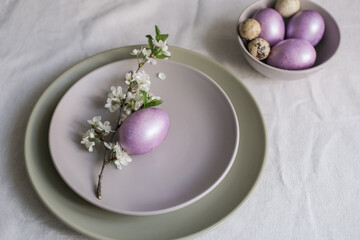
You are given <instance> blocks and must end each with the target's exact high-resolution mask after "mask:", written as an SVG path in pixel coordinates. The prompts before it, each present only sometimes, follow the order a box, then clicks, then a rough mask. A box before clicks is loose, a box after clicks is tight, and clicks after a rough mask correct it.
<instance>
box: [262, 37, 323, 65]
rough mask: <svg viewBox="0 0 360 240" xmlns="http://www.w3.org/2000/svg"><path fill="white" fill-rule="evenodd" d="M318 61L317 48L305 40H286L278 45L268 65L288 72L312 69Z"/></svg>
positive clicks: (272, 52)
mask: <svg viewBox="0 0 360 240" xmlns="http://www.w3.org/2000/svg"><path fill="white" fill-rule="evenodd" d="M315 60H316V51H315V48H314V47H313V46H312V45H311V44H310V43H309V42H308V41H306V40H303V39H286V40H283V41H281V42H279V43H278V44H276V45H275V46H274V47H273V48H272V49H271V52H270V54H269V57H268V58H267V64H269V65H271V66H273V67H277V68H281V69H287V70H301V69H306V68H310V67H312V66H313V65H314V63H315Z"/></svg>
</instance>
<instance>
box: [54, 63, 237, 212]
mask: <svg viewBox="0 0 360 240" xmlns="http://www.w3.org/2000/svg"><path fill="white" fill-rule="evenodd" d="M129 60H133V58H125V59H121V60H118V61H113V62H111V63H108V64H105V65H103V66H101V67H98V68H96V69H94V70H92V71H90V72H89V73H87V74H85V75H84V76H83V77H81V78H80V79H79V80H77V81H76V82H75V83H74V84H73V85H72V86H71V87H70V88H69V89H67V90H66V92H65V94H64V95H63V96H62V97H61V99H60V101H59V102H58V103H57V105H56V107H55V110H54V112H53V114H52V116H51V120H50V125H49V135H48V144H49V152H50V156H51V159H52V162H53V164H54V166H55V168H56V170H57V172H58V174H59V175H60V177H61V178H62V180H63V181H64V182H65V184H66V185H67V186H68V187H69V188H70V189H71V190H72V191H73V192H74V193H76V194H77V195H78V196H80V197H81V198H82V199H84V200H85V201H87V202H88V203H90V204H92V205H94V206H96V207H99V208H102V209H105V210H107V211H111V212H114V213H118V214H125V215H131V216H153V215H158V214H164V213H169V212H172V211H176V210H179V209H181V208H183V207H186V206H189V205H190V204H193V203H195V202H197V201H199V200H200V199H202V198H203V197H205V196H206V195H207V194H209V193H210V192H211V191H212V190H214V189H215V188H216V187H217V186H218V185H219V184H220V183H221V181H222V180H223V179H224V178H225V177H226V175H227V174H228V172H229V171H230V169H231V167H232V165H233V163H234V161H235V159H236V155H237V152H238V149H239V141H240V128H239V120H238V117H237V113H236V110H235V108H234V106H233V104H232V102H231V100H230V98H229V96H228V95H227V94H226V92H225V91H224V90H223V89H222V88H221V86H220V85H219V84H218V83H217V82H216V81H215V80H213V79H212V78H211V77H210V76H208V75H207V74H206V73H204V72H201V71H200V70H198V69H196V68H195V67H193V66H189V65H186V64H184V63H181V62H176V61H173V60H171V59H169V60H168V61H170V62H171V64H175V65H180V66H182V67H185V68H188V69H190V70H191V71H195V72H196V74H199V75H201V76H203V77H204V78H205V79H206V81H207V83H208V84H210V85H211V86H213V87H214V89H216V91H218V92H219V94H220V95H222V99H223V101H224V102H225V103H226V104H227V105H228V106H229V109H230V112H231V114H232V119H233V120H234V122H235V131H236V135H235V139H234V140H235V141H234V148H233V150H232V153H231V156H230V158H229V160H228V164H227V165H226V167H225V168H224V170H223V171H222V173H221V175H220V176H219V178H217V179H216V180H215V181H213V182H211V185H210V186H209V187H208V188H206V189H205V190H203V191H202V192H199V193H198V194H197V195H196V196H195V197H194V198H191V199H188V200H186V201H185V202H182V203H180V204H177V205H174V206H171V207H167V208H163V209H160V210H152V211H129V210H126V211H125V210H115V209H114V207H111V206H104V205H103V204H101V202H99V203H98V202H95V201H91V200H90V199H89V198H88V197H86V196H85V194H84V193H83V192H80V191H79V190H78V189H76V188H74V187H73V186H72V184H71V182H69V181H68V179H67V178H65V177H64V175H63V173H62V171H60V170H59V168H58V162H57V161H56V160H55V159H54V154H53V151H52V144H51V142H52V139H53V138H52V137H51V136H52V135H53V134H51V132H52V131H53V130H54V121H55V120H54V117H55V114H56V113H57V112H58V111H59V107H60V106H61V103H62V102H63V101H64V99H65V97H67V95H68V93H69V92H70V91H71V90H72V89H74V87H76V85H77V84H78V83H80V82H81V81H84V79H85V78H86V77H88V76H89V75H90V74H93V73H94V72H96V71H98V70H102V69H103V68H106V67H109V65H113V64H116V63H119V62H122V61H129ZM85 81H86V79H85ZM109 87H110V86H109Z"/></svg>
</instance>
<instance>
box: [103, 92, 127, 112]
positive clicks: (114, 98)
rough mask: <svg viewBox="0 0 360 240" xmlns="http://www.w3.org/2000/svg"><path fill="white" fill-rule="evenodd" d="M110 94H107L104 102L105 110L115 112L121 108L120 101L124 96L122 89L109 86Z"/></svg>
mask: <svg viewBox="0 0 360 240" xmlns="http://www.w3.org/2000/svg"><path fill="white" fill-rule="evenodd" d="M110 89H111V92H110V93H109V94H108V99H107V100H106V104H105V108H108V109H109V111H110V112H115V111H116V110H118V109H119V108H120V106H121V103H122V100H123V99H124V98H125V97H126V95H125V94H124V93H123V92H122V87H120V86H118V87H114V86H111V88H110Z"/></svg>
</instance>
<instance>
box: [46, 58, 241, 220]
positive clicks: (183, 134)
mask: <svg viewBox="0 0 360 240" xmlns="http://www.w3.org/2000/svg"><path fill="white" fill-rule="evenodd" d="M134 66H136V60H134V59H132V60H123V61H118V62H114V63H111V64H108V65H105V66H103V67H101V68H98V69H97V70H95V71H93V72H91V73H89V74H88V75H86V76H85V77H83V78H82V79H80V80H79V81H78V82H77V83H76V84H74V85H73V87H71V88H70V90H69V91H68V92H67V93H66V94H65V95H64V97H63V98H62V99H61V101H60V102H59V104H58V106H57V108H56V110H55V112H54V114H53V117H52V120H51V125H50V132H49V146H50V152H51V155H52V159H53V162H54V164H55V167H56V169H57V170H58V172H59V173H60V175H61V177H62V178H63V179H64V181H65V182H66V183H67V184H68V185H69V186H70V187H71V188H72V189H73V190H74V191H75V192H76V193H77V194H78V195H80V196H81V197H83V198H84V199H86V200H87V201H89V202H90V203H92V204H94V205H96V206H99V207H102V208H104V209H107V210H110V211H114V212H117V213H122V214H129V215H153V214H161V213H166V212H170V211H173V210H177V209H180V208H182V207H185V206H187V205H189V204H191V203H193V202H195V201H197V200H199V199H200V198H202V197H204V196H205V195H206V194H207V193H209V192H210V191H211V190H212V189H214V188H215V187H216V185H217V184H219V183H220V182H221V180H222V179H223V178H224V177H225V175H226V174H227V172H228V171H229V169H230V167H231V165H232V163H233V161H234V159H235V156H236V153H237V148H238V145H239V144H238V143H239V127H238V121H237V117H236V113H235V110H234V108H233V106H232V104H231V102H230V100H229V98H228V97H227V96H226V94H225V93H224V91H223V90H222V89H221V88H220V87H219V86H218V85H217V84H216V83H215V82H214V81H213V80H212V79H210V78H209V77H208V76H206V75H205V74H203V73H202V72H200V71H198V70H196V69H194V68H192V67H189V66H187V65H184V64H181V63H176V62H172V61H161V62H158V64H157V65H155V66H151V65H147V66H145V70H146V71H147V73H148V74H149V75H150V76H151V78H152V86H151V91H152V92H153V93H154V94H156V95H159V96H161V97H162V98H163V100H164V103H163V104H162V105H160V107H161V108H162V109H164V110H165V111H166V112H167V113H168V114H169V117H170V128H169V132H168V135H167V137H166V138H165V141H164V142H163V143H162V144H161V145H160V146H159V147H158V148H157V149H155V150H154V151H153V152H151V153H148V154H145V155H138V156H133V162H132V163H131V164H130V165H129V166H128V167H126V168H124V169H123V170H121V171H120V170H117V169H116V168H115V167H113V166H110V165H109V166H107V168H106V169H105V173H104V179H103V190H102V195H103V199H102V200H101V201H100V200H98V199H97V198H96V196H95V191H94V188H95V184H96V181H97V175H98V173H99V171H100V168H101V163H102V157H103V147H102V146H98V147H96V148H95V150H96V151H94V153H89V152H87V151H86V149H85V148H84V146H83V145H80V140H81V135H82V133H83V132H85V131H86V130H87V129H88V127H89V126H88V124H87V123H86V120H87V119H91V118H92V117H93V116H95V115H102V116H103V120H105V119H107V120H111V121H112V122H114V121H115V119H116V115H112V114H110V113H109V112H108V111H107V110H106V109H105V108H104V104H105V100H106V95H107V93H108V92H109V89H110V86H112V85H119V84H120V83H121V82H123V81H124V75H125V73H126V72H128V71H129V70H132V69H133V68H134ZM159 72H164V73H165V74H166V76H167V78H166V80H160V79H158V78H157V77H156V76H157V73H159ZM120 85H121V84H120Z"/></svg>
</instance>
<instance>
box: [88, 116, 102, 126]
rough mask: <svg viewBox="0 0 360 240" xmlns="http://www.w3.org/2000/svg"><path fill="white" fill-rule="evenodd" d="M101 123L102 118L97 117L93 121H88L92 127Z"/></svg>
mask: <svg viewBox="0 0 360 240" xmlns="http://www.w3.org/2000/svg"><path fill="white" fill-rule="evenodd" d="M100 121H101V116H95V117H93V118H92V119H91V120H87V122H88V123H89V124H91V125H98V124H99V122H100Z"/></svg>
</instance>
